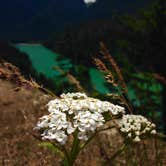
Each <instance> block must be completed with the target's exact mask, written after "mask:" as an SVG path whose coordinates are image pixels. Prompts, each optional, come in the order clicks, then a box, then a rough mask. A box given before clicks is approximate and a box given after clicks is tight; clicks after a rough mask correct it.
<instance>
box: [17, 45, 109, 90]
mask: <svg viewBox="0 0 166 166" xmlns="http://www.w3.org/2000/svg"><path fill="white" fill-rule="evenodd" d="M15 47H16V48H18V49H19V50H20V51H21V52H24V53H26V54H27V55H28V56H29V58H30V60H31V62H32V64H33V66H34V68H35V70H36V71H37V72H38V73H42V74H44V75H45V76H46V77H47V78H51V79H56V77H57V76H59V75H60V73H59V72H58V71H55V70H54V69H53V67H55V66H58V67H59V68H61V69H63V70H64V71H69V70H70V68H71V67H72V66H73V65H72V64H71V62H70V60H69V59H67V58H64V59H61V60H58V57H59V56H60V55H59V54H57V53H55V52H53V51H51V50H50V49H48V48H46V47H44V46H43V45H41V44H26V43H20V44H16V45H15ZM89 76H90V80H89V83H90V84H91V85H92V87H93V88H94V89H95V90H97V91H98V92H100V93H108V92H109V89H108V88H107V87H106V86H105V83H106V82H105V80H104V77H103V74H102V73H101V72H99V71H98V70H97V69H95V68H89Z"/></svg>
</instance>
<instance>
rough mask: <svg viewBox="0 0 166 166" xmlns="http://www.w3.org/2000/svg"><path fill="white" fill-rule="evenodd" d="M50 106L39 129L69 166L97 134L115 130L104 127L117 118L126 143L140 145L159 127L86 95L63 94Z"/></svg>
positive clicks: (43, 137) (52, 101)
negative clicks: (139, 143) (145, 137)
mask: <svg viewBox="0 0 166 166" xmlns="http://www.w3.org/2000/svg"><path fill="white" fill-rule="evenodd" d="M47 107H48V112H49V114H48V115H45V116H43V117H41V118H40V120H39V122H38V123H37V126H36V127H35V129H37V130H39V131H40V134H41V138H42V139H43V140H44V141H50V142H49V143H50V144H51V145H52V146H53V147H54V148H56V149H57V150H58V151H60V152H61V154H63V157H64V160H63V163H64V165H68V166H72V165H73V164H74V162H75V160H76V158H77V156H78V154H79V152H80V151H81V150H83V149H84V147H85V146H86V145H87V144H88V143H89V142H90V141H91V140H92V138H94V137H95V135H96V134H97V133H99V132H101V131H103V130H108V129H111V128H112V127H115V126H111V127H107V128H106V127H105V126H104V125H105V124H106V123H107V122H108V121H111V120H113V119H117V122H118V125H117V127H118V129H119V131H120V132H121V133H122V135H123V136H124V138H125V139H126V140H128V139H129V140H131V141H133V142H139V141H140V140H141V139H142V138H143V136H146V135H148V134H155V133H156V130H155V125H154V124H153V123H151V122H149V121H148V120H147V119H146V118H144V117H143V116H140V115H124V114H125V109H124V107H121V106H119V105H114V104H112V103H110V102H108V101H101V100H99V99H95V98H91V97H88V96H87V95H86V94H85V93H79V92H78V93H67V94H62V95H61V96H60V98H56V99H54V100H51V101H50V102H49V103H48V104H47ZM70 138H71V139H70ZM71 140H72V141H71ZM50 144H49V146H50ZM69 145H71V146H69Z"/></svg>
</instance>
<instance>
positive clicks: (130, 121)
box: [118, 115, 156, 142]
mask: <svg viewBox="0 0 166 166" xmlns="http://www.w3.org/2000/svg"><path fill="white" fill-rule="evenodd" d="M118 124H119V127H120V131H121V132H122V133H123V134H124V135H125V137H126V138H127V139H129V140H131V141H133V142H139V141H141V137H142V136H146V135H148V134H156V130H155V128H156V126H155V124H153V123H152V122H150V121H148V120H147V119H146V118H145V117H143V116H141V115H123V117H122V119H121V120H119V123H118Z"/></svg>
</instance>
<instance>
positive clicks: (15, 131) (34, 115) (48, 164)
mask: <svg viewBox="0 0 166 166" xmlns="http://www.w3.org/2000/svg"><path fill="white" fill-rule="evenodd" d="M50 99H51V97H50V96H48V95H46V94H44V93H42V92H40V91H39V90H37V89H35V88H27V87H23V86H20V87H19V88H18V84H17V82H16V83H15V82H14V81H13V80H10V79H8V80H6V79H4V78H0V131H1V132H0V138H1V139H0V166H1V165H2V166H58V165H60V159H59V158H58V157H57V156H56V155H55V154H53V153H52V152H50V151H48V150H47V149H45V148H42V147H39V146H38V143H39V141H38V140H37V139H36V138H35V137H34V136H33V133H34V130H33V128H34V126H35V125H36V123H37V120H38V118H39V117H41V116H42V115H43V114H47V111H46V107H45V105H46V103H47V102H48V101H49V100H50ZM121 144H122V139H121V137H120V135H119V134H118V132H117V131H116V130H113V131H111V132H108V131H107V132H103V133H101V134H100V135H98V136H97V138H96V139H94V140H93V141H92V143H90V144H89V146H88V147H87V148H86V149H85V150H84V151H83V152H82V153H81V154H80V155H79V158H78V160H77V161H76V164H75V165H76V166H104V165H110V166H112V165H117V166H118V165H119V166H120V165H122V166H123V165H124V166H125V165H131V166H132V165H140V166H146V165H147V166H148V165H150V166H153V165H154V166H155V165H156V166H157V165H162V166H164V165H166V155H165V154H166V146H165V145H166V144H165V142H162V141H157V149H158V150H157V151H156V147H155V146H156V143H155V141H154V139H152V140H148V141H145V142H144V144H143V143H141V144H138V145H135V146H132V147H129V148H128V150H127V151H125V153H122V155H121V156H120V157H118V158H117V159H116V160H115V161H110V156H111V155H112V154H113V153H115V151H116V149H118V148H119V147H120V146H121ZM145 147H146V150H145ZM145 155H146V157H147V158H148V160H147V158H146V160H145ZM131 158H132V161H131V160H130V159H131ZM156 159H157V160H158V161H157V160H156ZM128 160H129V161H128ZM133 161H134V162H135V164H134V162H133ZM127 163H131V164H127Z"/></svg>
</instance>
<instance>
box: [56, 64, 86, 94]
mask: <svg viewBox="0 0 166 166" xmlns="http://www.w3.org/2000/svg"><path fill="white" fill-rule="evenodd" d="M53 69H54V70H57V71H59V72H60V73H61V74H62V75H65V76H66V77H67V78H68V80H69V82H70V83H71V84H72V85H74V86H75V87H76V88H77V90H78V91H81V92H85V90H84V88H83V87H82V86H81V85H80V82H79V81H78V80H77V79H76V78H75V77H74V76H73V75H72V74H70V73H69V72H65V71H64V70H62V69H61V68H59V67H58V66H55V67H53Z"/></svg>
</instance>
